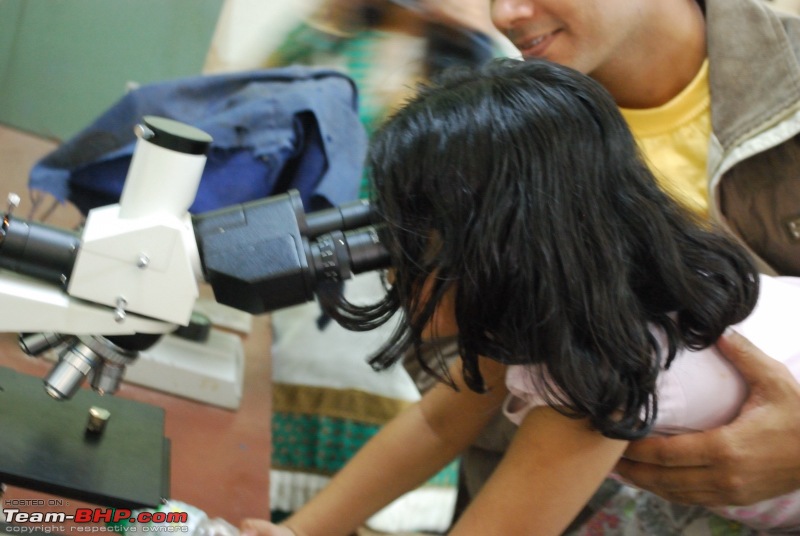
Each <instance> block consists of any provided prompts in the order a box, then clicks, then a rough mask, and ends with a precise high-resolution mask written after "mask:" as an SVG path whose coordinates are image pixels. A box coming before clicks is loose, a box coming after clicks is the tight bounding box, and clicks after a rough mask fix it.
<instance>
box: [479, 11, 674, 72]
mask: <svg viewBox="0 0 800 536" xmlns="http://www.w3.org/2000/svg"><path fill="white" fill-rule="evenodd" d="M490 1H491V14H492V21H493V22H494V25H495V26H496V27H497V29H498V30H500V31H501V32H502V33H503V34H504V35H505V36H506V37H508V38H509V39H510V40H511V42H512V43H514V45H515V46H516V47H517V48H518V49H519V50H520V52H521V53H522V56H523V57H524V58H526V59H532V58H542V59H547V60H550V61H553V62H556V63H560V64H562V65H566V66H568V67H572V68H573V69H576V70H578V71H581V72H583V73H586V74H589V75H592V74H593V73H595V72H596V71H598V70H602V69H603V68H604V67H607V66H609V64H611V63H612V62H614V61H620V60H624V54H625V53H626V51H631V50H635V47H636V46H637V39H640V37H639V36H638V34H637V29H638V28H639V27H640V26H641V24H640V23H641V17H642V16H643V13H644V9H643V8H645V7H646V4H647V3H648V2H655V1H656V0H490ZM671 1H674V0H671Z"/></svg>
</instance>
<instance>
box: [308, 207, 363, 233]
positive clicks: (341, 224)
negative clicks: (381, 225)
mask: <svg viewBox="0 0 800 536" xmlns="http://www.w3.org/2000/svg"><path fill="white" fill-rule="evenodd" d="M305 217H306V228H305V229H304V233H303V234H304V235H305V236H306V237H307V238H314V237H317V236H320V235H321V234H324V233H330V232H331V231H346V230H348V229H355V228H357V227H363V226H365V225H369V224H370V223H374V216H373V213H372V209H371V208H370V205H369V201H367V200H365V199H363V200H358V201H353V202H350V203H344V204H342V205H339V206H336V207H333V208H329V209H326V210H319V211H317V212H311V213H309V214H306V215H305Z"/></svg>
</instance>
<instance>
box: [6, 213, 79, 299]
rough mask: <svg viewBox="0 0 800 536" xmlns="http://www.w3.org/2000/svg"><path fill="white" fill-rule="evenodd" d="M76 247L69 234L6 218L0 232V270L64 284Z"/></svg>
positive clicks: (74, 239)
mask: <svg viewBox="0 0 800 536" xmlns="http://www.w3.org/2000/svg"><path fill="white" fill-rule="evenodd" d="M80 245H81V240H80V237H79V235H78V234H77V233H74V232H72V231H67V230H64V229H59V228H57V227H51V226H49V225H44V224H41V223H33V222H28V221H25V220H23V219H19V218H14V219H11V218H8V217H7V218H6V219H5V221H4V223H3V226H2V231H0V268H7V269H9V270H12V271H14V272H17V273H20V274H23V275H29V276H32V277H35V278H38V279H43V280H45V281H50V282H54V283H57V284H59V285H64V284H66V282H67V281H68V280H69V277H70V275H71V274H72V269H73V267H74V265H75V257H76V256H77V254H78V250H79V249H80Z"/></svg>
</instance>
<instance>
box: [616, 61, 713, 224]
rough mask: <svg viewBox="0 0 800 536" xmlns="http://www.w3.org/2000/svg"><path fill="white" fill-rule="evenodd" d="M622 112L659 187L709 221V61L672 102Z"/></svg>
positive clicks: (625, 109) (621, 109)
mask: <svg viewBox="0 0 800 536" xmlns="http://www.w3.org/2000/svg"><path fill="white" fill-rule="evenodd" d="M620 111H621V112H622V115H623V117H625V120H626V121H627V122H628V125H629V126H630V128H631V130H632V131H633V135H634V136H635V137H636V140H637V141H638V143H639V147H640V149H641V150H642V152H643V153H644V156H645V158H646V159H647V162H648V164H649V166H650V169H652V170H653V173H654V174H655V176H656V178H657V179H658V181H659V183H660V184H661V186H662V187H663V188H664V189H665V190H666V191H667V192H669V193H670V194H672V196H673V197H675V198H676V199H677V200H678V201H680V202H681V203H683V204H684V205H686V206H687V207H688V208H689V209H690V210H692V211H694V212H696V213H697V214H699V215H700V216H702V217H703V218H708V174H707V170H706V163H707V161H708V140H709V137H710V135H711V93H710V92H709V87H708V60H706V61H705V62H703V66H702V67H701V68H700V71H699V72H698V73H697V76H695V78H694V80H692V82H691V83H690V84H689V85H688V86H686V88H685V89H684V90H683V91H682V92H681V93H680V94H679V95H677V96H676V97H675V98H674V99H672V100H671V101H669V102H668V103H666V104H664V105H662V106H659V107H658V108H650V109H646V110H633V109H627V108H620Z"/></svg>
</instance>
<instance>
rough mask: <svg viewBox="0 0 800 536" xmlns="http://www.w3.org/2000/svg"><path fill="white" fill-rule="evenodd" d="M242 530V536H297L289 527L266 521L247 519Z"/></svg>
mask: <svg viewBox="0 0 800 536" xmlns="http://www.w3.org/2000/svg"><path fill="white" fill-rule="evenodd" d="M241 530H242V536H297V535H296V534H295V533H294V532H292V530H291V529H290V528H289V527H282V526H280V525H275V524H273V523H270V522H269V521H267V520H266V519H245V520H244V521H242V526H241Z"/></svg>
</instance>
